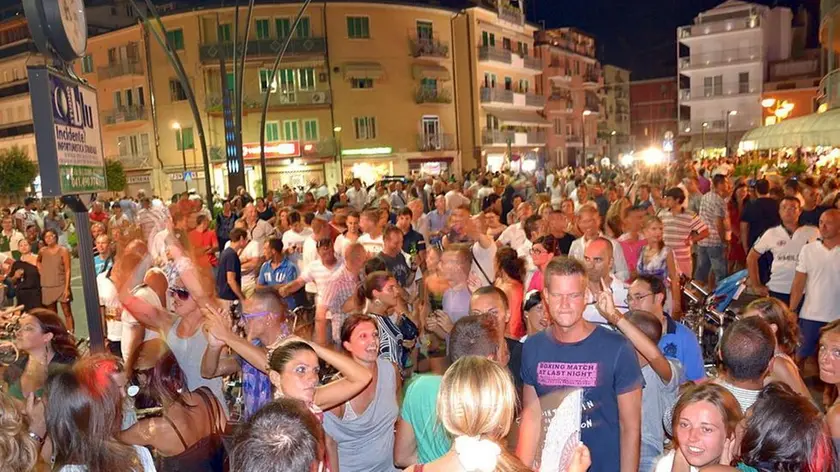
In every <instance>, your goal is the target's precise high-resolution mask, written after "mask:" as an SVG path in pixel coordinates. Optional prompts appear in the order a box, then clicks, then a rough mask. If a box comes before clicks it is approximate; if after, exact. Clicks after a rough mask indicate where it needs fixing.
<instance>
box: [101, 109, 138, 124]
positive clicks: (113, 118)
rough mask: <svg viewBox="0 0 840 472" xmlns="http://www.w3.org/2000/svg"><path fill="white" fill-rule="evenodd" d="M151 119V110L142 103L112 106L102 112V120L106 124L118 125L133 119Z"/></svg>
mask: <svg viewBox="0 0 840 472" xmlns="http://www.w3.org/2000/svg"><path fill="white" fill-rule="evenodd" d="M148 119H149V110H148V109H147V108H146V107H144V106H140V105H135V106H130V107H120V108H112V109H110V110H105V111H103V112H102V122H103V124H105V125H116V124H119V123H128V122H131V121H140V120H148Z"/></svg>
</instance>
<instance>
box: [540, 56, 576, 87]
mask: <svg viewBox="0 0 840 472" xmlns="http://www.w3.org/2000/svg"><path fill="white" fill-rule="evenodd" d="M545 74H546V76H547V77H548V78H549V79H550V80H552V81H555V82H565V83H569V82H571V81H572V70H571V69H569V68H567V67H566V64H565V63H561V62H559V61H552V62H550V63H549V64H548V68H547V69H546V71H545Z"/></svg>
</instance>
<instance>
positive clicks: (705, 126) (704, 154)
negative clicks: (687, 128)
mask: <svg viewBox="0 0 840 472" xmlns="http://www.w3.org/2000/svg"><path fill="white" fill-rule="evenodd" d="M708 127H709V123H708V122H706V121H704V122H703V126H702V133H703V134H702V136H703V140H702V141H701V143H700V144H701V145H702V146H703V148H702V149H701V150H700V154H701V155H702V157H706V128H708Z"/></svg>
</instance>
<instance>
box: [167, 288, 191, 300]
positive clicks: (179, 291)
mask: <svg viewBox="0 0 840 472" xmlns="http://www.w3.org/2000/svg"><path fill="white" fill-rule="evenodd" d="M169 294H170V295H172V296H173V297H175V296H177V297H178V298H180V299H181V300H186V299H188V298H190V292H189V290H187V289H184V288H170V289H169Z"/></svg>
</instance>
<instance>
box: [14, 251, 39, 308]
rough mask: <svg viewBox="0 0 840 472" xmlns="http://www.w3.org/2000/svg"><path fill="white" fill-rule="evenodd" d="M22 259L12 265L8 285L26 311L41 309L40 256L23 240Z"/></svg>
mask: <svg viewBox="0 0 840 472" xmlns="http://www.w3.org/2000/svg"><path fill="white" fill-rule="evenodd" d="M18 249H19V250H20V259H19V260H16V261H15V262H14V263H13V264H12V268H11V270H10V271H9V277H8V278H7V280H6V282H7V284H8V285H9V286H10V287H11V288H12V289H13V291H14V295H15V297H17V303H18V304H19V305H23V307H24V308H23V309H24V310H25V311H30V310H32V309H34V308H41V307H42V306H43V305H42V302H41V274H40V272H38V266H37V260H38V256H36V255H35V254H32V245H31V244H29V241H27V240H26V239H22V240H21V241H20V244H18Z"/></svg>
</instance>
